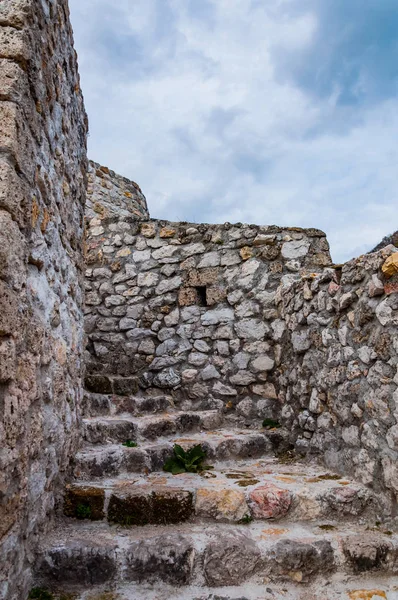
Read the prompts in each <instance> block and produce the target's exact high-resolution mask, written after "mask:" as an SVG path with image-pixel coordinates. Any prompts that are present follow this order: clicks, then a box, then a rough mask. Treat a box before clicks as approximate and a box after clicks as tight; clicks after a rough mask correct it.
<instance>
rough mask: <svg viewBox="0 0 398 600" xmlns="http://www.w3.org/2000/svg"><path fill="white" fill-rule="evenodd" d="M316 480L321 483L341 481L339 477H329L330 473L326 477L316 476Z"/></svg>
mask: <svg viewBox="0 0 398 600" xmlns="http://www.w3.org/2000/svg"><path fill="white" fill-rule="evenodd" d="M318 479H320V480H321V481H338V480H339V479H341V477H340V475H331V474H330V473H326V475H318Z"/></svg>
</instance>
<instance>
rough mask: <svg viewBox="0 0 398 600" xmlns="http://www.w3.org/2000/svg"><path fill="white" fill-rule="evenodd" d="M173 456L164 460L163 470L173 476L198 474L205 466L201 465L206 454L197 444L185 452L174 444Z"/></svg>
mask: <svg viewBox="0 0 398 600" xmlns="http://www.w3.org/2000/svg"><path fill="white" fill-rule="evenodd" d="M173 452H174V456H172V457H171V458H169V459H168V460H166V462H165V464H164V466H163V470H164V471H167V472H168V473H172V474H173V475H178V474H180V473H199V472H200V471H204V470H205V469H206V468H208V467H207V466H205V465H203V464H202V463H203V460H204V458H205V457H206V453H205V452H203V449H202V446H201V445H200V444H198V445H197V446H194V447H193V448H190V449H189V450H187V451H185V450H184V448H181V446H179V445H178V444H174V448H173Z"/></svg>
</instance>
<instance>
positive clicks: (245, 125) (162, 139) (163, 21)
mask: <svg viewBox="0 0 398 600" xmlns="http://www.w3.org/2000/svg"><path fill="white" fill-rule="evenodd" d="M70 8H71V14H72V24H73V28H74V32H75V43H76V48H77V51H78V54H79V63H80V72H81V78H82V86H83V91H84V96H85V102H86V108H87V111H88V114H89V119H90V138H89V153H90V157H91V158H92V159H94V160H96V161H97V162H100V163H101V164H104V165H107V166H108V167H110V168H111V169H113V170H115V171H116V172H118V173H120V174H122V175H125V176H126V177H128V178H130V179H133V180H134V181H136V182H137V183H138V184H139V185H140V186H141V188H142V190H143V192H144V194H145V195H146V197H147V200H148V204H149V209H150V212H151V216H152V217H154V218H165V219H170V220H178V221H182V220H186V221H195V222H210V223H223V222H225V221H230V222H246V223H257V224H263V225H264V224H277V225H291V226H303V227H318V228H320V229H323V230H324V231H326V232H327V234H328V238H329V242H330V245H331V250H332V256H333V259H334V260H335V261H336V262H340V261H343V260H347V259H349V258H351V257H353V256H356V255H358V254H361V253H362V252H365V251H367V250H369V249H370V248H372V247H373V246H374V245H376V244H377V243H378V242H379V241H380V240H381V238H382V237H383V236H384V235H386V234H388V233H390V232H391V231H395V230H396V229H397V227H398V224H397V221H398V219H397V208H398V34H397V31H398V4H397V0H70Z"/></svg>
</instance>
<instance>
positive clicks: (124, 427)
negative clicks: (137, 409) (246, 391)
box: [83, 410, 222, 444]
mask: <svg viewBox="0 0 398 600" xmlns="http://www.w3.org/2000/svg"><path fill="white" fill-rule="evenodd" d="M221 422H222V414H221V412H220V411H217V410H208V411H203V412H200V413H195V412H182V411H175V412H174V413H166V412H165V413H162V414H159V415H156V416H153V415H145V416H143V417H127V416H126V417H117V416H116V417H90V418H86V419H83V434H84V438H85V440H86V441H87V442H89V443H90V444H103V443H106V442H121V443H123V442H126V440H131V441H135V442H139V441H143V440H155V439H157V438H159V437H164V436H169V435H174V434H177V433H186V432H190V431H195V430H208V429H214V428H216V427H219V426H220V425H221Z"/></svg>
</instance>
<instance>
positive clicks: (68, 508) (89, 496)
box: [64, 487, 105, 521]
mask: <svg viewBox="0 0 398 600" xmlns="http://www.w3.org/2000/svg"><path fill="white" fill-rule="evenodd" d="M104 502H105V491H104V490H103V489H101V488H94V487H70V488H67V490H66V493H65V497H64V515H66V516H67V517H73V518H75V519H91V521H100V520H102V519H103V518H104V517H105V513H104Z"/></svg>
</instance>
